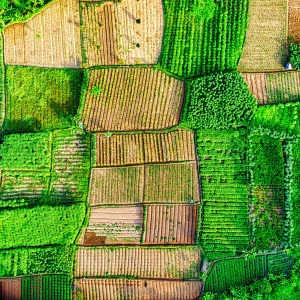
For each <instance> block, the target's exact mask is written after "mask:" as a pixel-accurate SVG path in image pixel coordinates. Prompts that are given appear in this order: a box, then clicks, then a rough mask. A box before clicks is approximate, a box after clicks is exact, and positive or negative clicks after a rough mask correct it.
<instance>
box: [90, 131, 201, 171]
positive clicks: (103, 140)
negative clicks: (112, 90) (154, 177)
mask: <svg viewBox="0 0 300 300" xmlns="http://www.w3.org/2000/svg"><path fill="white" fill-rule="evenodd" d="M93 148H94V149H93V155H94V157H93V160H94V161H95V166H97V167H102V166H118V165H130V164H142V163H149V162H174V161H188V160H196V153H195V144H194V133H193V132H191V131H186V130H176V131H172V132H162V133H138V134H113V135H112V136H111V137H109V138H108V137H106V136H105V134H102V133H99V134H96V135H95V136H94V142H93Z"/></svg>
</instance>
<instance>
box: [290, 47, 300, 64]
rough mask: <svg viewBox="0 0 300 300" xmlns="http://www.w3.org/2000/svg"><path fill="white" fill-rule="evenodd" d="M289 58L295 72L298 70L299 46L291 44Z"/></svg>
mask: <svg viewBox="0 0 300 300" xmlns="http://www.w3.org/2000/svg"><path fill="white" fill-rule="evenodd" d="M289 56H290V57H289V58H290V63H291V64H292V66H293V68H294V69H295V70H300V44H294V43H291V44H290V46H289Z"/></svg>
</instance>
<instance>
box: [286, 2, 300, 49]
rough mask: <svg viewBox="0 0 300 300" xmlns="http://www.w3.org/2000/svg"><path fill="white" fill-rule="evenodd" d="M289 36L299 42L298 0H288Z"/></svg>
mask: <svg viewBox="0 0 300 300" xmlns="http://www.w3.org/2000/svg"><path fill="white" fill-rule="evenodd" d="M288 3H289V25H288V26H289V36H293V37H294V41H295V42H297V43H299V42H300V0H289V2H288Z"/></svg>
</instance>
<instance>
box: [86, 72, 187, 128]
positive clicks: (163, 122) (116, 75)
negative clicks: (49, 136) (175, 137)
mask: <svg viewBox="0 0 300 300" xmlns="http://www.w3.org/2000/svg"><path fill="white" fill-rule="evenodd" d="M145 83H147V84H145ZM94 87H98V88H101V89H102V91H101V93H100V94H99V95H92V94H91V91H92V89H93V88H94ZM183 97H184V83H183V82H182V81H179V80H177V79H175V78H171V77H168V76H167V75H165V74H164V73H162V72H161V71H157V70H154V69H153V68H151V67H147V68H146V67H144V68H143V67H142V68H129V67H123V68H118V69H115V68H111V69H99V70H90V78H89V87H88V90H87V95H86V99H85V105H84V108H83V112H82V122H83V126H84V128H85V129H87V130H88V131H92V132H99V131H100V132H101V131H129V130H145V129H164V128H169V127H172V126H175V125H177V124H178V122H179V118H180V113H181V107H182V103H183ZM104 116H105V117H104Z"/></svg>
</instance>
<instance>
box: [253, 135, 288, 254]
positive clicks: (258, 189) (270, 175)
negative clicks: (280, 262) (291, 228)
mask: <svg viewBox="0 0 300 300" xmlns="http://www.w3.org/2000/svg"><path fill="white" fill-rule="evenodd" d="M249 143H250V150H251V151H250V155H249V156H250V166H251V186H252V196H253V197H252V204H251V205H250V218H251V220H252V222H253V224H254V228H253V230H254V233H253V236H252V237H253V242H254V246H255V248H256V249H259V250H263V249H275V248H278V247H280V248H281V247H283V237H284V231H283V229H284V219H285V211H284V208H285V203H284V200H285V199H284V154H283V147H282V141H281V140H279V139H275V138H273V137H269V136H267V135H260V134H252V135H251V136H250V138H249Z"/></svg>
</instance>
